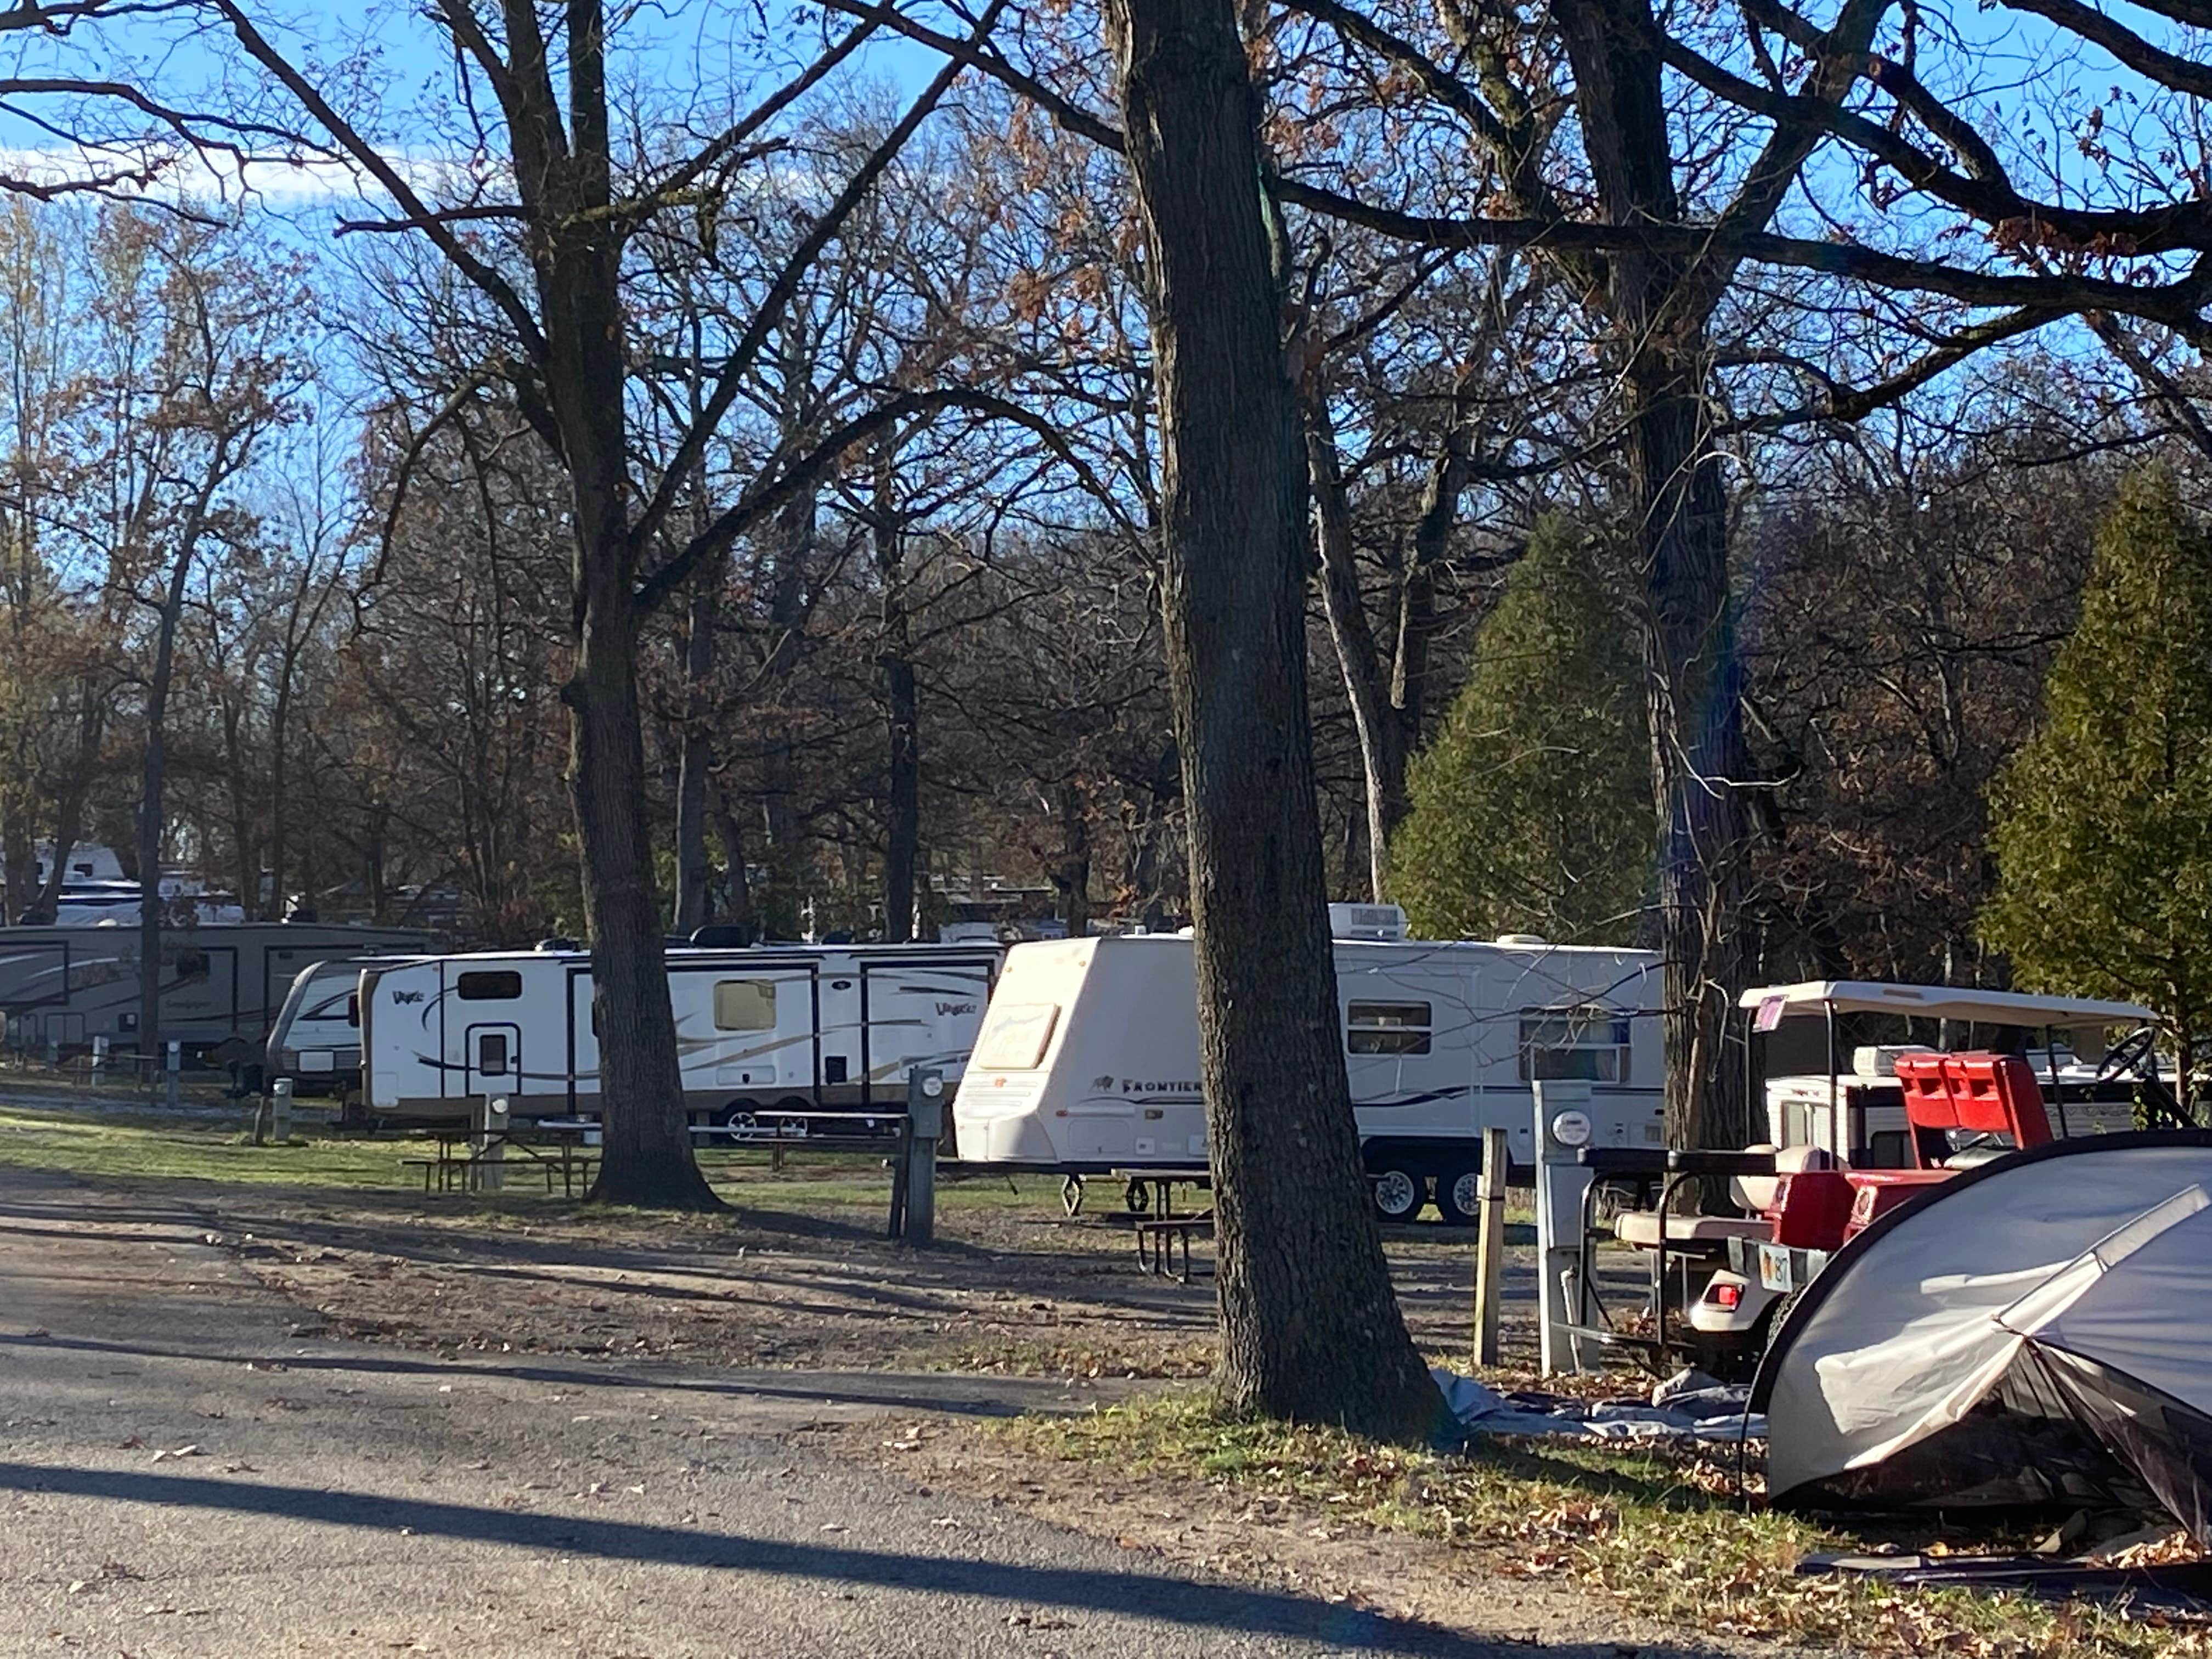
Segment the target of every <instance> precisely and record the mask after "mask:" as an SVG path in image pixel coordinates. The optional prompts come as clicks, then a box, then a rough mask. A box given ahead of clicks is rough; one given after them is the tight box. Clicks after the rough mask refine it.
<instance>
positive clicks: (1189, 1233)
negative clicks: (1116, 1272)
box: [1130, 1210, 1213, 1285]
mask: <svg viewBox="0 0 2212 1659" xmlns="http://www.w3.org/2000/svg"><path fill="white" fill-rule="evenodd" d="M1130 1231H1132V1232H1133V1233H1134V1234H1135V1235H1136V1236H1137V1270H1138V1271H1139V1273H1151V1274H1152V1275H1154V1276H1155V1277H1156V1278H1160V1279H1164V1278H1166V1277H1167V1276H1168V1275H1169V1274H1170V1273H1174V1274H1175V1276H1176V1278H1177V1279H1181V1280H1182V1282H1183V1283H1184V1284H1186V1285H1188V1284H1189V1283H1190V1241H1191V1240H1192V1239H1194V1238H1212V1237H1213V1212H1212V1211H1211V1210H1204V1211H1201V1212H1199V1213H1198V1214H1196V1215H1156V1216H1138V1217H1135V1218H1133V1220H1132V1221H1131V1224H1130ZM1178 1243H1180V1244H1181V1245H1182V1267H1181V1268H1180V1269H1178V1268H1177V1267H1176V1265H1175V1253H1176V1245H1177V1244H1178Z"/></svg>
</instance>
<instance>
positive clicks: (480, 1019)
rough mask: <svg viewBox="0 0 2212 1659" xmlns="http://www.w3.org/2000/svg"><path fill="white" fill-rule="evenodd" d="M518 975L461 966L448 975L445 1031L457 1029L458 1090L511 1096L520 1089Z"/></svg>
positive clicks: (510, 971)
mask: <svg viewBox="0 0 2212 1659" xmlns="http://www.w3.org/2000/svg"><path fill="white" fill-rule="evenodd" d="M521 1012H522V973H521V970H520V969H515V968H465V969H461V971H460V972H459V973H458V974H456V975H454V976H453V1013H452V1014H451V1015H450V1016H449V1017H448V1022H447V1029H448V1030H451V1029H452V1028H453V1027H454V1026H458V1027H459V1029H460V1033H461V1053H460V1062H461V1078H462V1092H463V1093H465V1094H467V1095H469V1096H471V1097H477V1096H483V1095H513V1094H516V1093H519V1092H520V1090H521V1087H522V1023H521V1018H520V1016H521Z"/></svg>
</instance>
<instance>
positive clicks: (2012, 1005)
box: [1736, 979, 2158, 1030]
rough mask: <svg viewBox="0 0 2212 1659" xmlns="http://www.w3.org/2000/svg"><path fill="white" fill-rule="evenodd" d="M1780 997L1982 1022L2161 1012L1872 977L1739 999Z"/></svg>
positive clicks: (1792, 1002) (1801, 1005)
mask: <svg viewBox="0 0 2212 1659" xmlns="http://www.w3.org/2000/svg"><path fill="white" fill-rule="evenodd" d="M1775 1001H1778V1002H1780V1003H1781V1004H1782V1006H1783V1011H1784V1013H1787V1014H1817V1013H1824V1012H1828V1011H1830V1010H1833V1011H1834V1012H1837V1013H1839V1014H1907V1015H1910V1016H1911V1017H1912V1018H1916V1019H1964V1020H1972V1021H1973V1022H1974V1023H1976V1024H1983V1025H2021V1026H2029V1027H2036V1026H2045V1025H2048V1026H2052V1027H2055V1028H2057V1029H2060V1030H2076V1029H2079V1028H2081V1027H2083V1026H2092V1025H2149V1024H2154V1023H2155V1022H2156V1020H2157V1018H2158V1017H2157V1015H2155V1014H2154V1013H2153V1012H2151V1011H2150V1010H2149V1009H2148V1008H2146V1007H2144V1006H2142V1004H2140V1003H2135V1002H2100V1001H2097V1000H2093V999H2092V998H2088V997H2039V996H2029V995H2026V994H2022V993H2021V992H2017V991H1984V990H1978V989H1976V988H1974V987H1971V986H1964V985H1956V986H1954V985H1887V984H1882V983H1880V982H1878V981H1872V980H1848V979H1821V980H1807V981H1802V982H1801V983H1799V984H1796V985H1762V986H1757V987H1753V989H1751V990H1748V991H1746V992H1744V993H1743V994H1742V995H1741V996H1740V997H1738V998H1737V999H1736V1006H1737V1007H1739V1008H1757V1007H1759V1006H1760V1005H1761V1004H1763V1003H1768V1002H1775Z"/></svg>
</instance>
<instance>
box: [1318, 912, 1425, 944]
mask: <svg viewBox="0 0 2212 1659" xmlns="http://www.w3.org/2000/svg"><path fill="white" fill-rule="evenodd" d="M1328 935H1329V937H1330V938H1331V939H1403V938H1405V937H1406V913H1405V912H1404V911H1403V910H1401V909H1400V908H1398V907H1397V906H1396V905H1395V904H1332V905H1330V906H1329V907H1328Z"/></svg>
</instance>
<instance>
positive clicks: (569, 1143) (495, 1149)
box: [401, 1121, 599, 1198]
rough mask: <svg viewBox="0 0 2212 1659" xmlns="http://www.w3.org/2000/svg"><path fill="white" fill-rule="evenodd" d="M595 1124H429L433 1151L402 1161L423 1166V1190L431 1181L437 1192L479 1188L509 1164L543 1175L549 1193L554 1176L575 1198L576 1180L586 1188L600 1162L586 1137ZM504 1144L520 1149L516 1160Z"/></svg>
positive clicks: (470, 1190)
mask: <svg viewBox="0 0 2212 1659" xmlns="http://www.w3.org/2000/svg"><path fill="white" fill-rule="evenodd" d="M598 1127H599V1126H598V1125H597V1124H585V1123H562V1124H552V1123H546V1122H542V1121H541V1122H538V1123H534V1124H516V1125H513V1126H512V1127H508V1128H505V1129H492V1130H476V1129H433V1130H431V1131H429V1132H428V1139H430V1140H431V1141H432V1142H434V1143H435V1145H436V1147H437V1154H436V1156H435V1157H433V1158H404V1159H402V1160H401V1162H402V1163H403V1164H405V1165H406V1166H407V1167H409V1168H410V1169H419V1170H422V1190H423V1191H424V1192H426V1193H427V1192H429V1191H430V1190H432V1188H433V1187H434V1186H435V1188H436V1190H437V1191H439V1192H441V1193H450V1192H454V1191H461V1192H481V1191H483V1189H484V1178H485V1176H486V1175H487V1173H489V1172H493V1171H496V1172H499V1173H500V1174H501V1176H504V1174H505V1172H506V1171H507V1170H537V1171H538V1172H539V1173H541V1174H543V1175H544V1177H545V1190H546V1191H547V1192H548V1193H550V1192H551V1191H552V1190H553V1182H555V1180H556V1178H557V1179H558V1180H559V1182H561V1190H562V1193H563V1194H566V1195H567V1196H568V1197H570V1198H574V1196H575V1195H576V1192H577V1183H578V1182H582V1183H583V1185H584V1187H585V1188H586V1189H588V1188H589V1187H590V1185H591V1178H592V1170H594V1169H596V1168H597V1167H598V1166H599V1152H598V1149H597V1148H596V1147H593V1146H589V1145H587V1144H586V1141H585V1136H586V1135H587V1134H589V1133H592V1131H594V1130H596V1129H597V1128H598ZM509 1148H512V1149H513V1151H515V1152H519V1153H520V1154H521V1158H520V1161H514V1160H510V1159H509V1158H507V1151H508V1149H509Z"/></svg>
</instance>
